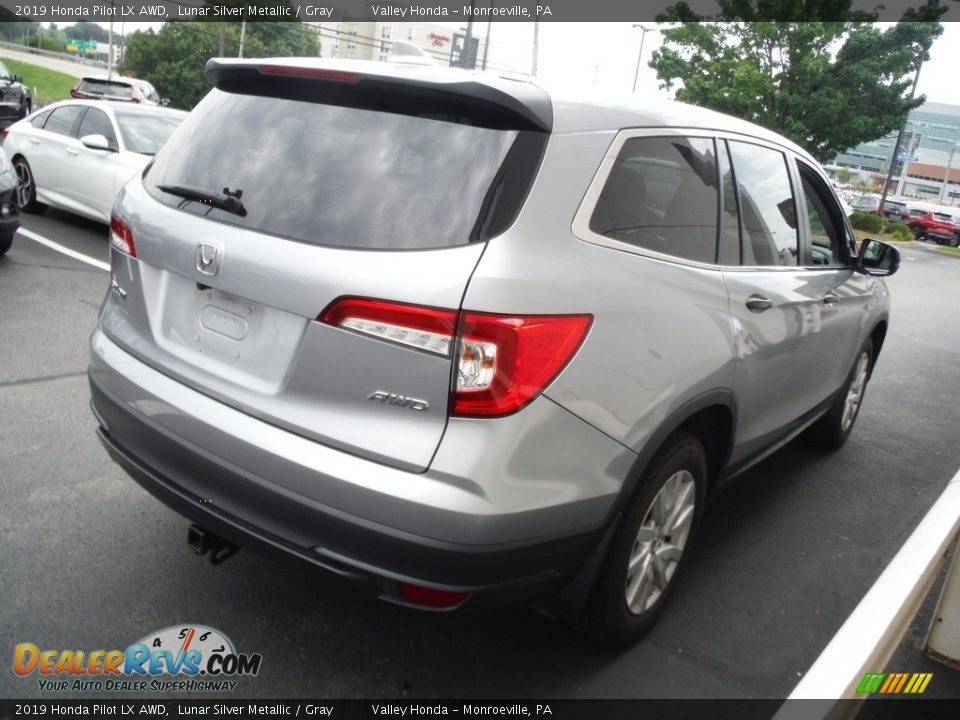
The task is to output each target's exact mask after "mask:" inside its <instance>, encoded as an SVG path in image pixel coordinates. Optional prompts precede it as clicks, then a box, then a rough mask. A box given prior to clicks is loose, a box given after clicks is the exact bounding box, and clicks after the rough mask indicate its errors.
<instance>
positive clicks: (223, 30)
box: [217, 22, 227, 57]
mask: <svg viewBox="0 0 960 720" xmlns="http://www.w3.org/2000/svg"><path fill="white" fill-rule="evenodd" d="M226 54H227V24H226V23H225V22H222V23H220V50H219V52H218V53H217V57H223V56H224V55H226Z"/></svg>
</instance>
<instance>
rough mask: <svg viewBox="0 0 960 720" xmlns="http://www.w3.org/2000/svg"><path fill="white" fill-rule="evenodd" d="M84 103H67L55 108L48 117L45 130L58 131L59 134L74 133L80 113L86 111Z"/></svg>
mask: <svg viewBox="0 0 960 720" xmlns="http://www.w3.org/2000/svg"><path fill="white" fill-rule="evenodd" d="M84 109H85V108H84V107H83V105H65V106H64V107H59V108H57V109H56V110H54V111H53V112H52V113H51V114H50V117H49V118H48V119H47V124H46V125H44V126H43V129H44V130H49V131H50V132H53V133H57V134H58V135H70V136H72V135H74V130H75V129H76V126H77V120H78V119H79V117H80V113H82V112H83V111H84Z"/></svg>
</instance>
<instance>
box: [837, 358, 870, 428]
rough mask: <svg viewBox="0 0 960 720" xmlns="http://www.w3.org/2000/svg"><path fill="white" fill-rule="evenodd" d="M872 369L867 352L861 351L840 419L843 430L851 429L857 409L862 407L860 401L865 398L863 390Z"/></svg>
mask: <svg viewBox="0 0 960 720" xmlns="http://www.w3.org/2000/svg"><path fill="white" fill-rule="evenodd" d="M869 369H870V358H869V357H868V355H867V353H865V352H862V353H860V357H859V358H857V367H856V369H855V370H854V372H853V379H852V380H851V381H850V387H848V388H847V397H846V398H844V401H843V416H842V417H841V419H840V428H841V429H842V430H843V432H846V431H847V430H849V429H850V426H851V425H853V421H854V420H855V419H856V417H857V410H859V409H860V401H861V400H863V391H864V388H866V386H867V372H868V370H869Z"/></svg>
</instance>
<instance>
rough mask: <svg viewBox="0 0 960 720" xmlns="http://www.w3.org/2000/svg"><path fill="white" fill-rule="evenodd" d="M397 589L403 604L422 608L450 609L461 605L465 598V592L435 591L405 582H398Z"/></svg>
mask: <svg viewBox="0 0 960 720" xmlns="http://www.w3.org/2000/svg"><path fill="white" fill-rule="evenodd" d="M397 587H398V588H399V589H400V597H401V598H403V600H404V602H408V603H410V604H411V605H421V606H423V607H431V608H452V607H456V606H457V605H459V604H460V603H462V602H463V600H464V599H465V598H466V597H467V594H466V593H465V592H453V591H450V590H435V589H433V588H428V587H423V586H422V585H414V584H413V583H407V582H398V583H397Z"/></svg>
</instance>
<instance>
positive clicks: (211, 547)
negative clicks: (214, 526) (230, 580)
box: [187, 525, 240, 565]
mask: <svg viewBox="0 0 960 720" xmlns="http://www.w3.org/2000/svg"><path fill="white" fill-rule="evenodd" d="M187 545H189V546H190V549H191V550H193V552H194V553H195V554H196V555H206V554H207V553H210V564H211V565H219V564H220V563H222V562H226V561H227V560H229V559H230V558H231V557H233V556H234V555H236V554H237V553H238V552H239V551H240V548H238V547H237V546H236V545H234V544H233V543H231V542H229V541H227V540H224V539H223V538H222V537H220V536H219V535H214V534H213V533H212V532H210V531H209V530H205V529H204V528H202V527H200V526H199V525H191V526H190V527H189V528H188V529H187Z"/></svg>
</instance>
